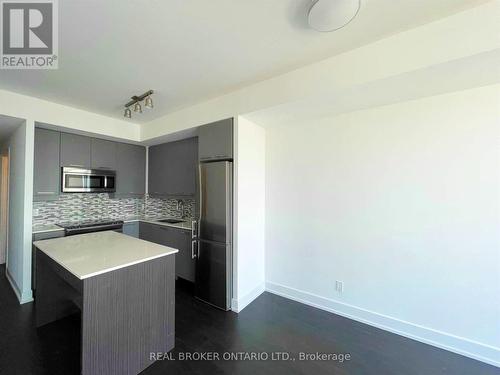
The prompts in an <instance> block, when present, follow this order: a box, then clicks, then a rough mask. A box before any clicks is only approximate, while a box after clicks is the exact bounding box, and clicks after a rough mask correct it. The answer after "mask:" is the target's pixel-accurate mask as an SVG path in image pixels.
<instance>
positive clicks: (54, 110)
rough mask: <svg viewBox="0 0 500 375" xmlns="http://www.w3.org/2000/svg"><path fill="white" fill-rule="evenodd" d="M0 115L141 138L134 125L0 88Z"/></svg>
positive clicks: (111, 135) (87, 130)
mask: <svg viewBox="0 0 500 375" xmlns="http://www.w3.org/2000/svg"><path fill="white" fill-rule="evenodd" d="M0 115H6V116H11V117H16V118H20V119H30V120H34V121H37V122H40V123H46V124H49V125H56V126H63V127H66V128H68V129H71V130H72V131H74V132H89V133H95V134H100V135H103V136H108V137H113V138H120V139H125V140H131V141H139V140H140V139H139V138H140V127H139V125H137V124H134V123H131V122H128V121H123V120H120V119H115V118H111V117H107V116H103V115H99V114H97V113H93V112H88V111H84V110H81V109H78V108H73V107H68V106H65V105H61V104H57V103H53V102H49V101H46V100H42V99H38V98H33V97H30V96H26V95H20V94H16V93H13V92H9V91H5V90H0Z"/></svg>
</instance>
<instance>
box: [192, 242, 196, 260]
mask: <svg viewBox="0 0 500 375" xmlns="http://www.w3.org/2000/svg"><path fill="white" fill-rule="evenodd" d="M196 242H197V241H191V259H194V258H196V252H195V251H194V246H195V244H196Z"/></svg>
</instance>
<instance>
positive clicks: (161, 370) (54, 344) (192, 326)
mask: <svg viewBox="0 0 500 375" xmlns="http://www.w3.org/2000/svg"><path fill="white" fill-rule="evenodd" d="M176 302H177V306H176V348H175V349H174V351H173V352H172V356H173V358H174V359H176V360H164V361H158V362H156V363H155V364H153V365H152V366H150V367H149V368H148V369H146V371H144V372H143V374H146V375H156V374H157V375H160V374H161V375H165V374H211V375H212V374H272V375H278V374H355V375H360V374H374V375H390V374H395V375H403V374H405V375H406V374H410V375H411V374H422V375H431V374H453V375H460V374H464V375H466V374H467V375H471V374H474V375H482V374H484V375H486V374H488V375H489V374H495V375H498V374H499V373H500V370H499V369H498V368H495V367H493V366H489V365H486V364H484V363H481V362H478V361H474V360H472V359H468V358H466V357H462V356H459V355H456V354H453V353H450V352H447V351H445V350H441V349H437V348H435V347H432V346H429V345H425V344H422V343H419V342H417V341H413V340H409V339H406V338H404V337H401V336H398V335H395V334H392V333H389V332H386V331H383V330H379V329H377V328H373V327H371V326H368V325H365V324H362V323H358V322H355V321H352V320H349V319H346V318H343V317H340V316H337V315H334V314H330V313H327V312H324V311H321V310H318V309H314V308H311V307H309V306H305V305H302V304H299V303H296V302H293V301H289V300H287V299H285V298H281V297H278V296H275V295H272V294H269V293H264V294H263V295H262V296H260V297H259V298H258V299H257V300H256V301H254V302H253V303H252V304H251V305H250V306H248V307H247V308H246V309H245V310H243V312H241V313H240V314H234V313H232V312H227V313H226V312H222V311H219V310H216V309H214V308H212V307H210V306H208V305H206V304H204V303H201V302H199V301H197V300H195V299H194V298H193V297H192V294H191V290H190V288H189V284H188V283H182V282H179V283H178V285H177V297H176ZM33 312H34V306H33V303H29V304H25V305H19V304H18V302H17V299H16V297H15V295H14V292H13V291H12V289H11V288H10V286H9V284H8V281H7V280H6V278H5V267H4V266H0V374H1V375H4V374H5V375H10V374H12V375H29V374H47V375H58V374H61V375H71V374H79V364H80V363H79V350H80V332H79V324H80V319H79V316H78V315H76V316H72V317H69V318H66V319H63V320H61V321H58V322H56V323H52V324H49V325H47V326H44V327H42V328H39V329H35V328H34V314H33ZM196 352H204V353H206V352H216V353H218V355H219V356H220V360H212V361H209V360H198V361H194V360H191V361H185V360H180V359H181V356H182V355H186V354H185V353H193V354H194V353H196ZM226 352H231V353H236V354H234V355H238V354H237V353H238V352H255V353H262V352H267V353H269V354H268V355H269V359H268V360H267V361H252V360H240V361H236V360H223V356H224V353H226ZM272 352H287V353H290V355H291V356H296V360H295V361H294V360H292V359H290V360H288V361H272V360H271V358H270V357H271V353H272ZM299 352H306V353H315V352H320V353H344V354H345V353H348V354H350V356H351V358H350V360H348V361H344V362H342V363H340V362H338V361H300V360H299V357H298V355H299V354H298V353H299Z"/></svg>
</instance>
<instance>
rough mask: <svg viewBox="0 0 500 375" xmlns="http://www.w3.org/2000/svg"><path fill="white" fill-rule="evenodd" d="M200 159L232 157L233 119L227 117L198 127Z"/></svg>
mask: <svg viewBox="0 0 500 375" xmlns="http://www.w3.org/2000/svg"><path fill="white" fill-rule="evenodd" d="M198 142H199V157H200V160H222V159H232V158H233V119H232V118H229V119H226V120H221V121H217V122H212V123H211V124H207V125H203V126H201V127H200V128H199V129H198Z"/></svg>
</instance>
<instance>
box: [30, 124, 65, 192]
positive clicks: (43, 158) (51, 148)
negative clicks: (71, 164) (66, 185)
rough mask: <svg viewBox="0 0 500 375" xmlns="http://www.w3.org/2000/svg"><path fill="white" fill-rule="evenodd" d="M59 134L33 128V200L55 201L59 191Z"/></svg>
mask: <svg viewBox="0 0 500 375" xmlns="http://www.w3.org/2000/svg"><path fill="white" fill-rule="evenodd" d="M60 142H61V133H59V132H57V131H53V130H46V129H40V128H35V153H34V163H35V164H34V175H33V196H34V199H35V200H47V199H55V198H56V197H57V196H58V195H59V192H60V191H61V179H60V177H59V176H60V167H59V149H60Z"/></svg>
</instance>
